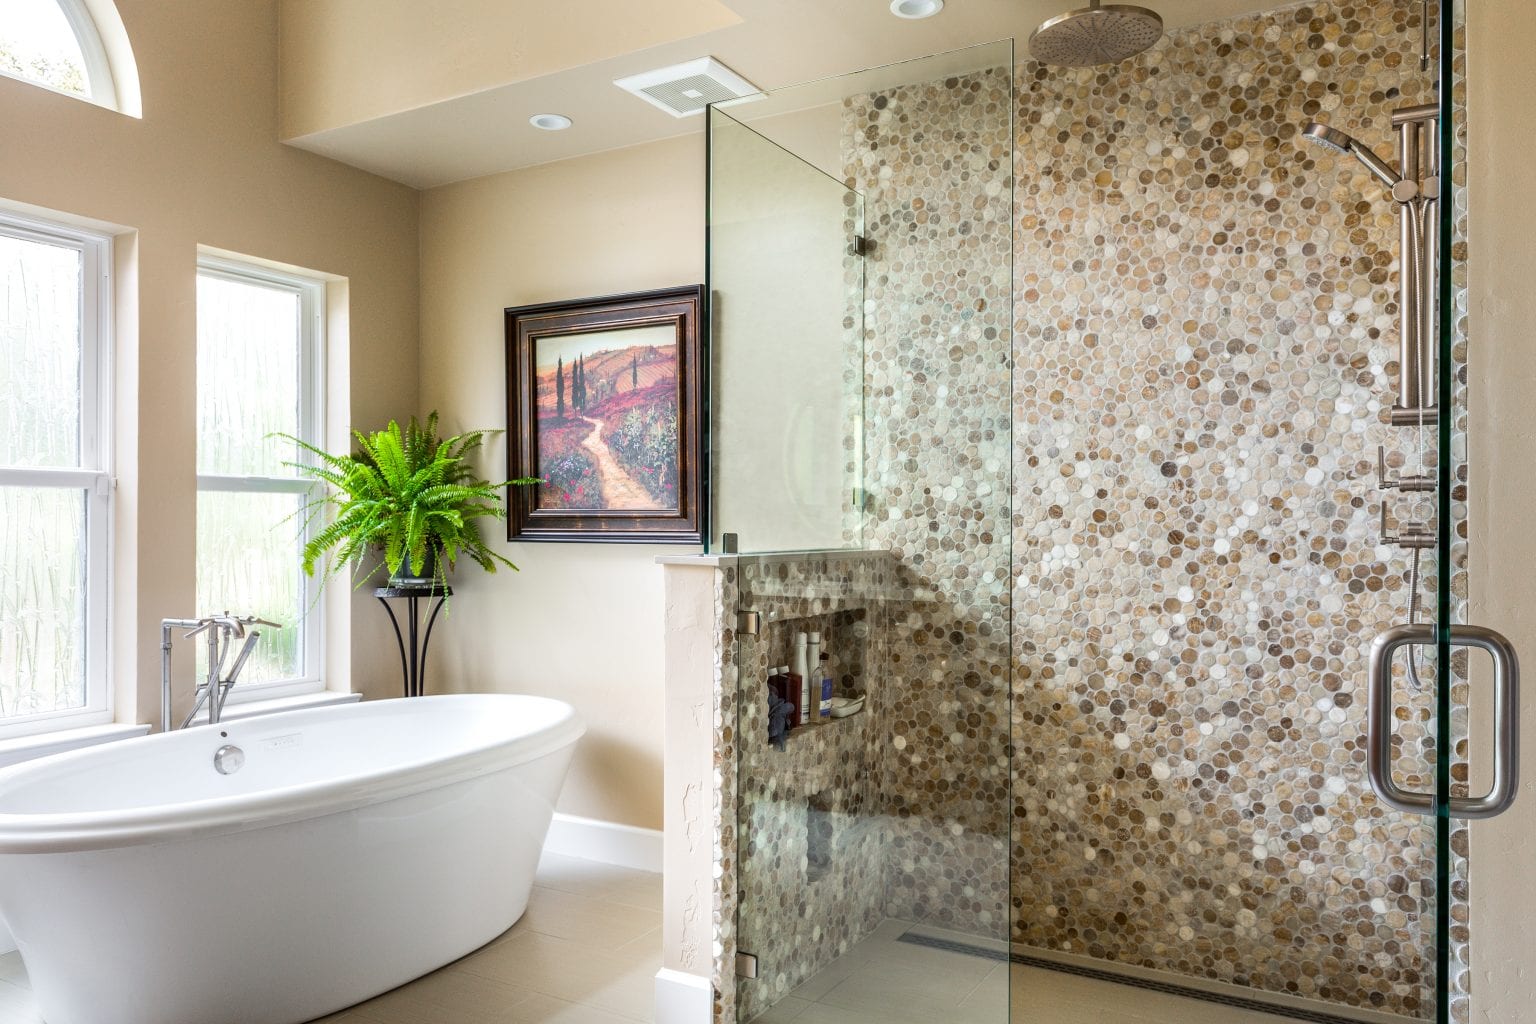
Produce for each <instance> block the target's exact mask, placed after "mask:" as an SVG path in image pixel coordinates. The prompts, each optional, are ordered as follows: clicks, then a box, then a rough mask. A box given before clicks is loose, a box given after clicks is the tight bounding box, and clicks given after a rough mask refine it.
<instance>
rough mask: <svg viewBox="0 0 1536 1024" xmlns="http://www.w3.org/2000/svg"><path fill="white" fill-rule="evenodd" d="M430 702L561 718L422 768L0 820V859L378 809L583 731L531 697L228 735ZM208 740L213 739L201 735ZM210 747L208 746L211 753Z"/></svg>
mask: <svg viewBox="0 0 1536 1024" xmlns="http://www.w3.org/2000/svg"><path fill="white" fill-rule="evenodd" d="M406 700H410V701H412V702H425V701H431V702H434V703H444V704H448V703H452V704H465V705H473V704H476V703H504V702H507V701H517V702H537V703H541V704H551V705H558V706H559V707H560V708H562V709H563V712H562V714H561V715H560V716H559V717H558V718H557V719H556V720H555V721H554V722H552V723H550V724H549V725H547V726H545V727H544V728H543V729H541V730H539V731H537V732H533V733H522V734H518V735H515V736H510V737H507V738H504V739H501V740H499V741H495V742H491V743H482V744H480V745H477V746H472V747H466V748H464V749H462V750H457V751H454V752H452V753H449V754H447V755H444V756H440V757H437V758H434V759H431V760H425V761H423V760H417V761H407V762H404V763H401V764H395V765H390V766H389V767H387V768H383V769H380V770H376V771H372V772H365V773H361V774H356V775H348V776H344V777H342V778H339V779H327V780H323V781H319V782H310V783H303V784H300V785H296V786H285V787H281V788H276V789H269V790H262V791H258V792H255V793H248V794H244V795H240V796H230V797H215V798H211V799H202V800H188V801H184V802H182V803H169V804H154V805H150V806H147V807H136V808H128V809H124V810H95V811H76V812H67V813H62V814H4V813H0V856H5V855H31V854H58V853H83V852H90V851H100V850H112V849H120V848H123V847H129V846H147V845H154V844H159V843H168V842H175V841H179V840H187V839H197V838H202V837H207V836H217V835H229V834H234V833H239V832H246V831H250V830H253V829H260V828H270V827H275V826H279V825H286V824H292V823H294V822H299V821H306V820H309V819H312V818H319V817H324V816H326V815H330V814H340V813H344V812H346V811H351V810H356V809H358V808H362V807H368V806H372V805H374V804H381V803H386V802H388V801H390V800H396V799H400V798H403V797H407V796H412V795H414V794H416V793H422V792H426V791H428V790H431V789H438V788H442V787H444V786H447V785H451V784H453V783H456V782H461V781H469V780H472V779H477V778H481V777H483V776H486V775H493V774H496V773H497V772H501V771H506V770H509V769H512V768H516V767H517V766H519V765H523V764H528V763H530V762H533V761H536V760H538V759H540V758H543V757H547V756H549V755H550V754H554V753H556V752H558V751H560V750H563V749H565V748H566V747H569V746H571V745H573V744H574V743H576V741H577V740H579V739H580V738H581V737H582V735H584V734H585V732H586V726H585V724H584V723H583V722H582V721H581V718H580V717H579V716H578V715H577V713H576V709H575V708H573V707H571V705H569V704H567V703H565V702H564V701H559V700H555V699H553V698H549V697H536V696H533V695H531V694H529V695H524V694H438V695H432V696H427V697H411V698H405V697H397V698H392V699H389V700H380V701H370V702H366V703H362V704H349V705H341V706H335V707H320V708H304V709H300V710H296V711H283V712H278V713H275V714H271V715H261V716H258V717H254V718H250V719H246V720H244V721H243V722H231V723H230V726H231V727H241V726H243V727H244V728H247V729H249V728H252V727H256V726H264V725H268V724H272V723H282V724H281V725H280V726H279V727H280V728H288V727H303V726H305V725H307V724H311V723H315V722H324V721H326V720H329V719H333V718H337V717H340V716H341V715H357V714H360V713H362V714H369V713H371V714H380V713H383V711H382V709H384V708H386V707H388V706H390V705H394V704H396V702H399V701H406ZM207 728H209V727H207V726H201V727H198V729H197V730H194V731H190V732H181V731H178V732H174V733H157V734H155V735H152V736H143V737H138V738H135V739H132V740H124V741H122V742H123V743H141V744H142V743H156V742H165V741H167V740H174V739H178V738H181V737H184V736H186V735H189V734H192V735H203V730H204V729H207ZM209 739H210V740H216V739H217V737H214V736H209ZM114 746H117V744H106V745H104V746H101V747H96V748H87V749H84V750H73V751H68V752H66V753H62V754H55V755H52V756H49V757H44V758H38V759H36V760H34V761H28V762H26V763H23V764H19V765H14V766H12V767H10V768H5V769H0V787H3V786H5V785H6V784H8V783H10V782H11V781H13V780H16V781H20V780H25V779H28V778H29V777H31V776H35V775H46V774H47V773H48V772H49V771H50V770H51V769H54V768H57V767H60V766H64V765H67V764H71V763H73V762H75V761H77V760H82V759H91V758H93V757H100V756H101V753H102V751H104V750H110V749H111V748H112V747H114ZM212 746H217V743H216V742H215V743H213V744H211V747H210V749H211V748H212Z"/></svg>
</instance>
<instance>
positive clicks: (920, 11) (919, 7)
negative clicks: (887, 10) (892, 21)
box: [891, 0, 944, 21]
mask: <svg viewBox="0 0 1536 1024" xmlns="http://www.w3.org/2000/svg"><path fill="white" fill-rule="evenodd" d="M943 9H944V0H891V13H892V14H894V15H896V17H898V18H909V19H911V20H913V21H916V20H917V19H918V18H931V17H933V16H934V15H935V14H938V13H939V12H940V11H942V10H943Z"/></svg>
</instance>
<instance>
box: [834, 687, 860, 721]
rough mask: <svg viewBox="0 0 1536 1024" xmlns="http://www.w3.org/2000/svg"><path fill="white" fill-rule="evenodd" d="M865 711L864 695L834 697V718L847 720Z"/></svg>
mask: <svg viewBox="0 0 1536 1024" xmlns="http://www.w3.org/2000/svg"><path fill="white" fill-rule="evenodd" d="M863 710H864V694H862V693H861V694H859V695H858V696H857V697H833V698H832V717H833V718H847V717H848V716H849V715H856V714H858V713H859V712H860V711H863Z"/></svg>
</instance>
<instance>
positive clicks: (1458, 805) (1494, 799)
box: [1365, 622, 1520, 818]
mask: <svg viewBox="0 0 1536 1024" xmlns="http://www.w3.org/2000/svg"><path fill="white" fill-rule="evenodd" d="M1449 630H1450V637H1449V642H1450V645H1451V646H1452V647H1478V648H1481V649H1482V650H1485V651H1487V652H1488V653H1489V654H1490V655H1491V656H1492V657H1493V734H1494V741H1493V784H1492V786H1491V788H1490V789H1489V790H1488V792H1487V793H1484V794H1483V795H1482V796H1479V797H1466V796H1447V798H1446V806H1447V809H1448V811H1449V813H1450V815H1451V817H1453V818H1492V817H1494V816H1495V815H1498V814H1502V813H1503V812H1504V811H1506V810H1508V809H1509V806H1510V805H1511V804H1513V803H1514V802H1515V793H1516V791H1517V790H1518V789H1519V786H1520V776H1519V772H1520V660H1519V659H1518V658H1517V657H1516V656H1515V649H1514V646H1513V645H1511V644H1510V642H1509V641H1508V640H1507V639H1505V638H1504V637H1503V636H1502V635H1501V634H1499V633H1496V632H1494V631H1493V630H1491V629H1486V628H1484V627H1482V626H1450V627H1449ZM1435 643H1436V636H1435V626H1434V625H1433V624H1432V623H1428V622H1425V623H1420V624H1418V625H1402V626H1393V627H1391V628H1390V629H1387V630H1384V631H1383V632H1382V633H1380V634H1379V635H1378V636H1377V637H1376V640H1375V642H1374V643H1373V644H1371V660H1370V670H1369V673H1368V675H1367V685H1368V687H1369V694H1368V697H1369V700H1368V707H1367V711H1366V719H1365V721H1366V771H1367V773H1368V774H1369V775H1370V779H1371V789H1372V790H1374V791H1375V793H1376V795H1377V797H1379V798H1380V799H1381V802H1382V803H1384V804H1386V805H1387V806H1388V807H1392V808H1395V809H1396V810H1399V811H1407V812H1408V813H1410V814H1424V815H1433V814H1435V813H1436V807H1435V804H1436V801H1435V796H1434V794H1433V793H1419V792H1414V791H1412V790H1405V789H1402V788H1401V787H1399V786H1398V784H1397V783H1396V782H1395V781H1394V780H1393V778H1392V722H1393V720H1394V713H1393V707H1392V658H1393V655H1394V654H1396V652H1397V649H1398V648H1399V647H1407V646H1411V645H1423V646H1429V645H1433V644H1435Z"/></svg>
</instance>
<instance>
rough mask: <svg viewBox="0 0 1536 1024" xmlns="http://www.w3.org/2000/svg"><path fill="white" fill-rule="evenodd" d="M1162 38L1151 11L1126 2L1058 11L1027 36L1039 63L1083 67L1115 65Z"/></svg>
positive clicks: (1095, 0)
mask: <svg viewBox="0 0 1536 1024" xmlns="http://www.w3.org/2000/svg"><path fill="white" fill-rule="evenodd" d="M1162 37H1163V19H1162V18H1160V17H1159V16H1158V15H1157V13H1156V12H1155V11H1149V10H1147V9H1146V8H1145V7H1133V6H1131V5H1130V4H1101V3H1100V2H1099V0H1089V4H1088V6H1087V7H1083V8H1080V9H1078V10H1075V11H1068V12H1067V13H1066V14H1059V15H1057V16H1056V17H1054V18H1052V19H1051V20H1050V21H1047V22H1046V23H1045V24H1043V25H1041V26H1040V27H1039V28H1037V29H1035V30H1034V31H1033V32H1032V33H1030V36H1029V52H1030V54H1031V55H1032V56H1033V57H1034V58H1035V59H1036V60H1038V61H1040V62H1041V63H1043V64H1059V65H1062V66H1064V67H1069V68H1086V67H1092V66H1094V65H1095V64H1118V63H1119V62H1120V61H1123V60H1126V59H1128V58H1130V57H1134V56H1136V55H1137V54H1138V53H1141V52H1142V51H1143V50H1146V49H1149V48H1150V47H1151V46H1152V45H1153V44H1155V43H1156V42H1157V41H1158V40H1159V39H1161V38H1162Z"/></svg>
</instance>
